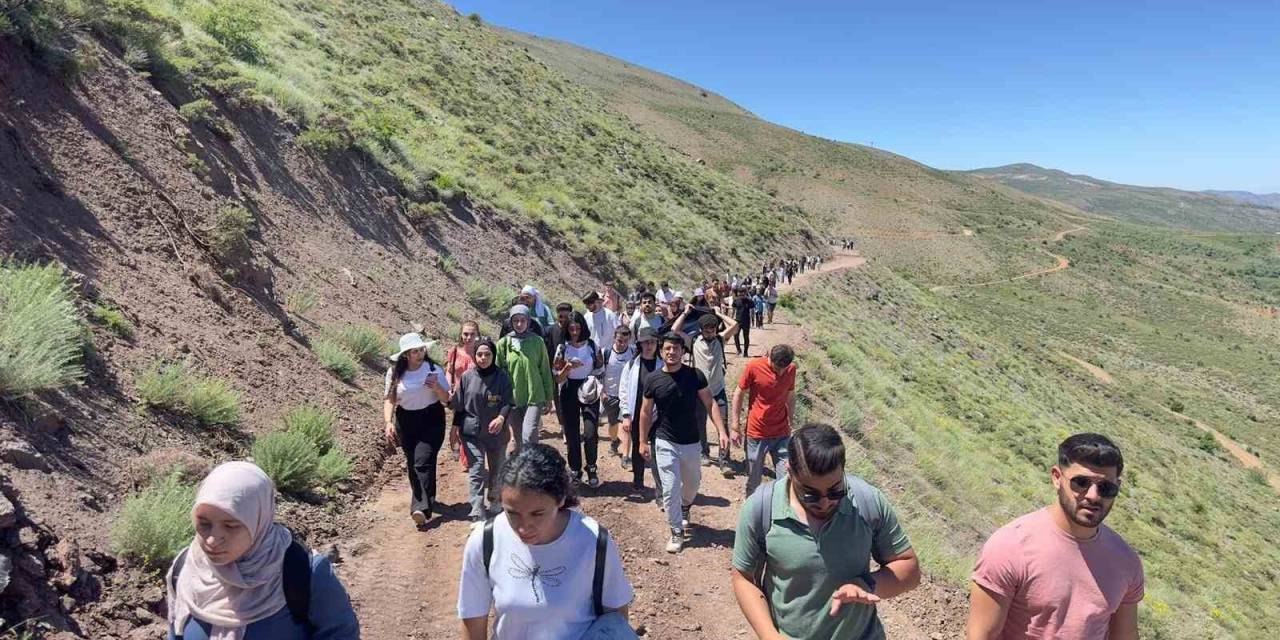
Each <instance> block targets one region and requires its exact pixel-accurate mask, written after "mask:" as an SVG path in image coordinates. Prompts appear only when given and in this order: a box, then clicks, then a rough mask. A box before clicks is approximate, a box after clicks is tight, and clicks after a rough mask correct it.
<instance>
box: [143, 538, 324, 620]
mask: <svg viewBox="0 0 1280 640" xmlns="http://www.w3.org/2000/svg"><path fill="white" fill-rule="evenodd" d="M189 550H190V547H188V548H186V549H183V550H182V551H180V552H178V556H177V557H176V558H174V559H173V570H172V572H171V574H170V578H169V586H170V587H171V588H172V589H173V592H174V593H177V592H178V575H179V574H181V573H182V567H183V565H184V564H186V562H187V551H189ZM281 572H282V573H283V575H282V576H281V588H282V590H283V591H284V601H285V608H287V609H288V610H289V617H290V618H293V621H294V622H296V623H298V624H301V625H303V626H305V627H306V628H307V632H308V633H310V632H311V631H313V630H314V625H312V624H311V552H310V551H308V550H307V548H306V547H305V546H303V545H302V543H301V542H298V541H297V539H294V540H293V542H290V543H289V548H288V549H285V552H284V566H283V567H282V569H281ZM181 631H182V629H174V630H173V632H174V638H176V639H177V640H182V634H181V633H180V632H181Z"/></svg>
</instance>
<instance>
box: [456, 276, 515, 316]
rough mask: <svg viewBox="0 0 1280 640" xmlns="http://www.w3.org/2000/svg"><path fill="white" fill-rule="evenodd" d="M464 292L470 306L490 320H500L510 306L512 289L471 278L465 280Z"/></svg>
mask: <svg viewBox="0 0 1280 640" xmlns="http://www.w3.org/2000/svg"><path fill="white" fill-rule="evenodd" d="M464 293H465V294H466V296H467V302H470V303H471V305H472V306H474V307H475V308H477V309H479V310H480V311H483V312H484V314H485V315H486V316H488V317H489V318H490V319H491V320H494V321H497V322H501V321H502V320H503V319H504V318H506V317H507V311H508V310H509V309H510V308H511V307H510V304H511V298H512V296H513V294H514V291H512V290H511V289H510V288H509V287H505V286H502V285H495V284H490V283H487V282H484V281H482V280H477V279H472V280H469V281H468V282H467V284H466V287H465V288H464Z"/></svg>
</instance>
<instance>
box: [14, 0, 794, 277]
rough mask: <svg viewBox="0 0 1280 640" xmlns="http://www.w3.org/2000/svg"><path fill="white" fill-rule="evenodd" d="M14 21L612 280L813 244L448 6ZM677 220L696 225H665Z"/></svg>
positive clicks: (255, 8) (772, 207)
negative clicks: (288, 126) (349, 153)
mask: <svg viewBox="0 0 1280 640" xmlns="http://www.w3.org/2000/svg"><path fill="white" fill-rule="evenodd" d="M12 13H13V15H11V16H8V17H7V18H6V22H8V23H12V26H11V30H15V31H18V32H20V33H22V34H24V35H25V36H26V37H27V39H28V40H29V41H30V43H31V45H32V47H33V48H36V49H41V50H42V52H43V53H44V54H46V55H45V56H44V57H45V58H46V59H51V60H53V61H54V62H55V63H56V64H59V65H60V66H61V67H62V68H63V69H64V70H66V69H70V70H72V71H73V70H74V68H75V67H76V65H77V64H78V63H77V62H76V61H75V60H74V57H72V56H66V55H58V54H59V53H60V47H61V46H62V45H61V43H62V41H63V40H64V39H65V37H64V34H65V32H69V31H73V30H74V29H75V28H76V25H79V24H88V25H90V26H91V28H92V29H93V30H95V31H96V32H98V33H99V34H100V35H102V36H104V37H106V38H107V39H108V40H111V41H114V42H115V43H116V44H118V46H119V47H120V48H121V49H122V50H123V55H124V57H125V59H126V60H128V61H130V62H131V64H133V65H134V66H135V67H137V68H139V69H142V70H145V71H147V72H149V73H151V74H153V76H154V77H156V79H157V84H158V85H159V86H161V87H162V88H163V89H164V90H165V92H166V95H167V96H168V97H170V99H171V100H173V101H174V102H175V103H177V104H189V103H194V106H192V107H190V109H189V113H190V114H191V115H192V117H194V118H196V119H207V120H208V124H209V125H210V126H216V125H217V119H218V115H217V109H216V108H214V107H218V106H226V107H230V108H265V109H270V110H272V111H275V112H277V113H279V114H280V115H282V116H283V117H285V118H287V119H289V120H291V121H293V122H294V123H296V124H297V126H299V127H301V129H302V131H301V133H300V135H299V137H298V141H299V143H300V144H302V145H303V146H304V147H305V148H307V149H309V150H311V151H313V152H316V153H320V154H329V153H335V152H340V151H343V150H346V149H359V150H361V151H363V152H365V153H367V154H369V155H370V156H372V157H374V158H375V159H377V161H378V162H379V163H380V164H381V165H383V166H384V167H385V168H386V169H388V170H389V171H390V172H392V173H393V174H394V175H395V176H396V177H397V179H398V180H399V182H400V183H401V185H402V187H403V192H404V195H405V197H407V198H408V199H409V200H411V201H412V202H413V203H414V204H415V205H416V206H414V205H410V206H411V211H415V212H417V213H418V215H419V217H422V218H429V217H430V216H431V214H432V212H433V211H435V210H436V209H433V207H432V205H431V203H432V202H436V201H442V202H445V203H447V204H450V205H457V204H458V203H463V202H465V203H476V204H479V205H480V206H486V207H491V208H496V209H497V210H499V211H500V212H503V213H505V214H509V215H513V216H517V217H523V218H526V219H531V220H533V221H535V222H536V223H537V224H538V226H539V227H540V228H541V229H542V231H543V232H544V233H547V234H550V235H551V236H553V237H555V238H557V240H558V241H559V242H563V243H564V244H565V245H566V248H567V250H568V251H569V252H570V253H571V254H572V255H574V256H576V257H577V258H579V259H580V260H583V261H584V264H591V265H595V268H597V269H599V270H601V271H602V272H603V273H605V274H606V275H607V274H611V273H612V274H616V275H622V274H623V273H625V272H629V273H631V274H641V273H645V274H652V273H654V272H655V271H663V272H666V271H670V270H671V269H673V268H675V267H677V266H679V265H683V264H686V263H687V262H688V261H691V260H695V259H715V260H717V261H722V262H728V263H735V262H737V261H739V260H745V258H746V257H748V256H751V255H753V254H755V253H756V252H757V251H759V250H762V249H763V248H764V247H765V246H766V245H769V244H773V243H781V244H782V245H783V246H788V247H794V248H800V247H802V246H805V245H806V244H809V243H811V242H812V241H813V233H812V229H811V227H810V225H809V223H808V220H807V218H806V217H804V216H803V215H801V212H800V211H799V209H797V208H796V207H795V206H792V205H785V204H782V203H780V202H779V201H777V200H776V199H774V198H772V197H770V196H769V195H768V194H766V193H765V192H764V191H762V190H760V189H756V188H752V187H750V186H744V185H742V184H741V183H738V182H735V181H732V180H729V179H726V178H725V177H724V176H723V175H721V174H720V173H718V172H715V171H710V170H708V169H707V168H705V167H702V166H699V165H698V164H696V163H694V162H692V161H690V160H689V159H686V158H682V157H680V156H679V155H678V154H674V153H672V152H671V151H670V150H669V149H667V148H665V147H664V146H663V145H662V144H660V143H659V142H658V141H656V140H654V139H653V138H652V137H650V136H648V135H646V134H645V133H642V132H640V131H637V130H636V129H635V128H634V126H633V125H632V124H631V123H630V122H629V121H627V120H626V119H625V118H623V117H620V116H619V115H618V114H616V113H614V112H612V111H611V110H609V109H608V108H606V106H605V104H604V103H603V101H601V100H600V98H599V97H598V96H597V95H596V94H594V93H593V92H591V91H589V90H587V89H585V88H583V87H582V86H580V85H578V84H576V83H573V82H570V81H567V80H566V79H565V78H564V77H563V76H562V75H560V74H559V73H557V72H556V71H553V70H549V69H548V68H547V67H546V66H544V65H542V64H540V63H539V62H537V61H535V60H534V59H533V58H531V57H530V56H529V55H528V54H526V53H525V52H524V51H522V50H521V49H520V48H519V47H516V46H512V45H511V44H509V43H508V42H507V41H506V39H505V38H503V37H501V36H500V35H499V34H497V33H495V31H493V30H492V29H490V28H488V27H487V26H485V25H484V24H483V22H482V21H481V20H480V19H478V17H477V16H473V17H470V18H467V17H463V16H460V15H458V14H457V13H456V12H455V11H454V10H453V9H452V8H450V7H448V6H447V5H444V4H441V3H437V2H411V1H409V0H370V1H364V2H346V1H336V2H314V1H311V0H226V1H220V2H213V1H210V0H189V1H185V2H172V1H170V0H113V1H112V2H108V3H102V4H99V3H80V2H72V1H71V0H41V1H39V2H22V3H19V8H18V9H14V10H12ZM202 100H204V101H207V100H212V101H213V102H214V104H212V105H208V106H201V105H202V104H208V103H207V102H205V103H201V102H200V101H202ZM184 113H187V112H184ZM730 221H732V224H729V222H730ZM674 226H679V227H681V228H685V229H690V228H691V229H693V230H694V231H696V233H679V234H676V233H671V234H666V233H655V231H656V230H661V229H665V228H672V227H674Z"/></svg>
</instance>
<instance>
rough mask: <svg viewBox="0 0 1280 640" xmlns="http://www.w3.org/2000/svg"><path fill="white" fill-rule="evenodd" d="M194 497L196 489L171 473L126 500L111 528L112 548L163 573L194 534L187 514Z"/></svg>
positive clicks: (119, 553) (189, 516)
mask: <svg viewBox="0 0 1280 640" xmlns="http://www.w3.org/2000/svg"><path fill="white" fill-rule="evenodd" d="M195 497H196V489H195V486H193V485H190V484H186V483H184V482H182V480H181V479H180V478H179V476H178V474H173V475H170V476H168V477H166V478H164V479H163V480H161V481H160V482H158V483H156V484H154V485H152V486H150V487H148V488H146V489H143V490H142V491H141V492H139V493H137V494H135V495H133V496H131V497H129V498H127V499H125V502H124V507H123V508H121V509H120V516H119V517H118V518H117V519H116V522H115V524H114V525H113V526H112V528H111V547H112V549H113V550H114V551H115V553H116V554H117V555H120V556H122V557H125V558H129V559H131V560H135V561H137V562H140V563H141V564H142V565H143V566H145V567H148V568H150V569H154V570H163V569H164V568H165V567H166V566H167V565H168V564H169V562H170V561H171V560H173V558H174V556H176V555H177V554H178V552H179V551H181V550H182V548H183V547H185V546H187V545H188V544H190V542H191V538H192V537H193V536H194V535H195V527H194V526H193V525H192V524H191V515H190V514H191V505H192V504H193V503H194V502H195Z"/></svg>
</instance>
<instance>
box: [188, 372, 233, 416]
mask: <svg viewBox="0 0 1280 640" xmlns="http://www.w3.org/2000/svg"><path fill="white" fill-rule="evenodd" d="M187 412H188V413H190V414H191V415H193V416H195V418H196V419H197V420H199V421H200V422H201V424H206V425H220V424H227V425H231V424H238V423H239V422H240V394H238V393H236V392H235V390H234V389H231V388H230V387H228V386H227V383H226V382H223V381H222V380H219V379H217V378H203V379H198V380H196V381H195V384H193V385H191V388H190V390H189V391H188V392H187Z"/></svg>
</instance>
